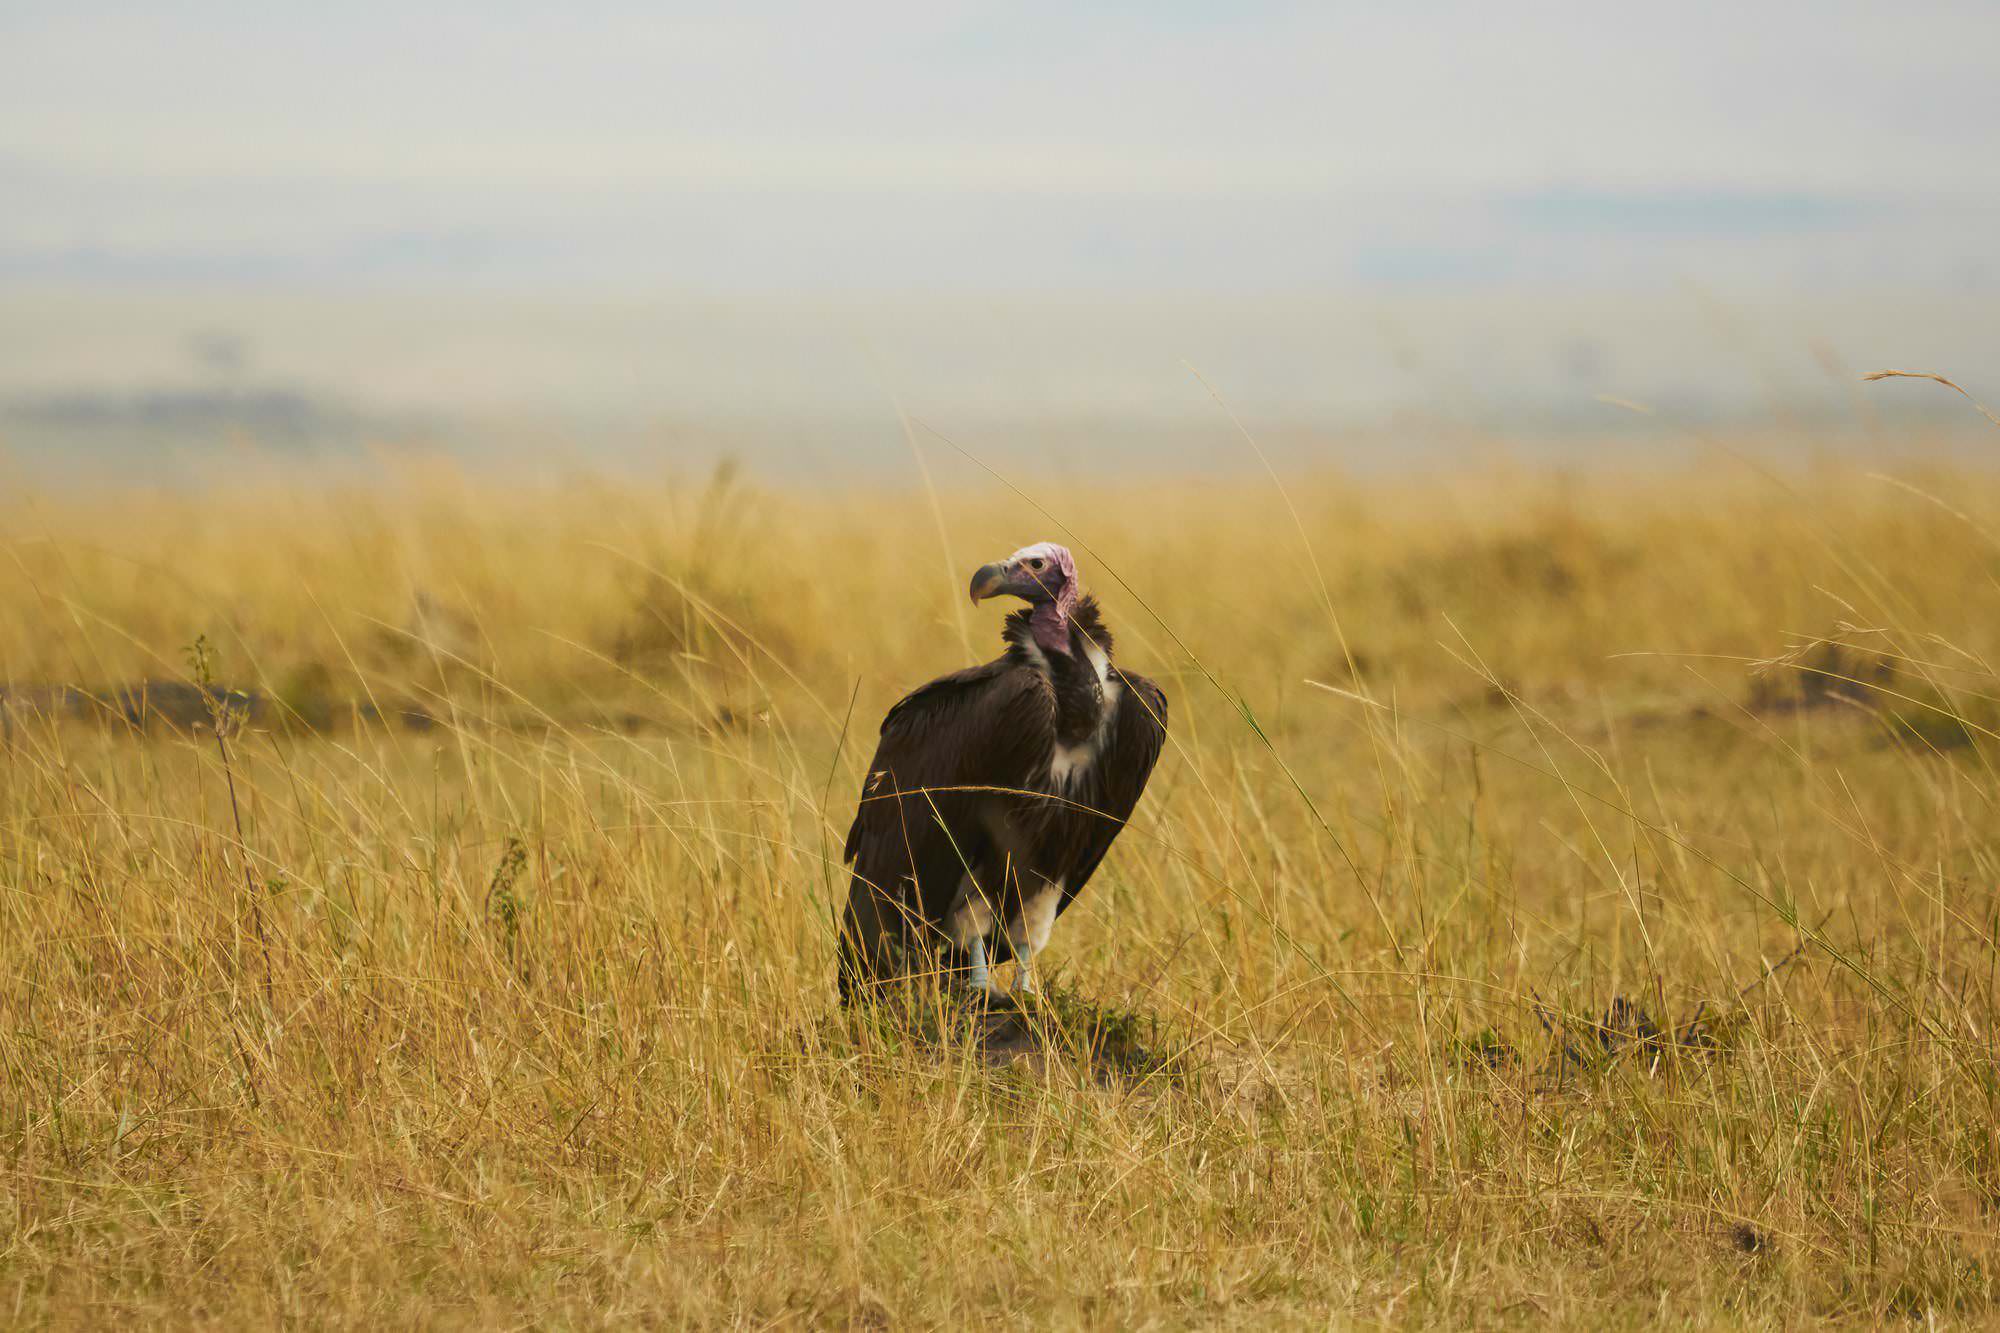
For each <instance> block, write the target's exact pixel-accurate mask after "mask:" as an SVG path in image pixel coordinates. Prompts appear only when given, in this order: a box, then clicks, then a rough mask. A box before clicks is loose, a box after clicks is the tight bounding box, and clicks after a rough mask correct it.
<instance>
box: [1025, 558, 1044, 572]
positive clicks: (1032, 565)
mask: <svg viewBox="0 0 2000 1333" xmlns="http://www.w3.org/2000/svg"><path fill="white" fill-rule="evenodd" d="M1047 563H1048V562H1047V561H1046V560H1040V559H1036V560H1030V561H1029V562H1028V568H1029V569H1032V570H1034V571H1035V572H1036V573H1037V574H1039V573H1041V572H1042V566H1043V565H1045V564H1047Z"/></svg>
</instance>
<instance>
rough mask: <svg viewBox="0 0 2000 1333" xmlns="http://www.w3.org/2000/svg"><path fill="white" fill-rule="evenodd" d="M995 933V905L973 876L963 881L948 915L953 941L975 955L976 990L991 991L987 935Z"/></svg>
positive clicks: (973, 969) (991, 980) (948, 924)
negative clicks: (993, 931) (987, 957)
mask: <svg viewBox="0 0 2000 1333" xmlns="http://www.w3.org/2000/svg"><path fill="white" fill-rule="evenodd" d="M992 930H993V904H992V903H991V902H990V901H989V900H988V899H987V897H986V892H985V890H983V889H981V888H980V887H979V882H978V881H977V880H975V879H973V877H972V876H971V875H969V874H968V875H966V876H965V878H964V879H962V880H960V881H959V885H958V896H957V898H956V899H954V901H953V903H952V908H951V911H950V912H949V913H947V914H946V916H945V932H946V934H948V935H949V936H950V937H951V942H952V943H953V944H955V945H957V946H958V947H959V948H960V949H963V950H964V951H965V952H966V953H968V954H970V955H971V956H972V975H971V977H970V978H969V980H970V982H971V984H972V988H973V989H974V990H991V989H992V987H993V974H992V972H991V971H990V970H989V969H988V968H987V965H986V936H987V935H988V934H989V933H991V931H992Z"/></svg>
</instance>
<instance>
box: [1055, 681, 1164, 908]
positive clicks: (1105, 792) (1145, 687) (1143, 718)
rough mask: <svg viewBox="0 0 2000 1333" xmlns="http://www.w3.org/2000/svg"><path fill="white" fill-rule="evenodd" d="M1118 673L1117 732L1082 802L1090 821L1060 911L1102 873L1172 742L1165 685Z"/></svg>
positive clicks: (1078, 842)
mask: <svg viewBox="0 0 2000 1333" xmlns="http://www.w3.org/2000/svg"><path fill="white" fill-rule="evenodd" d="M1114 674H1115V675H1116V676H1117V677H1118V681H1119V684H1120V685H1121V686H1122V688H1121V689H1120V691H1119V698H1118V712H1117V715H1116V716H1115V717H1114V718H1113V719H1112V726H1111V734H1110V735H1109V736H1108V737H1106V738H1105V748H1104V752H1103V753H1102V754H1101V755H1099V756H1098V759H1097V762H1096V763H1095V764H1094V765H1092V775H1093V777H1094V778H1095V779H1096V780H1095V781H1094V782H1092V783H1091V784H1090V787H1089V790H1088V792H1087V794H1086V799H1084V800H1083V801H1081V802H1080V804H1087V805H1088V806H1089V807H1090V809H1091V813H1090V814H1089V815H1087V816H1085V818H1086V820H1087V821H1088V822H1087V823H1086V824H1085V826H1084V828H1083V830H1082V833H1081V835H1080V836H1079V837H1078V839H1077V840H1076V842H1075V844H1073V850H1072V856H1073V857H1074V859H1073V860H1072V861H1071V863H1070V864H1069V865H1068V866H1067V867H1064V873H1063V875H1062V880H1063V896H1062V902H1061V903H1060V904H1059V905H1058V906H1057V907H1056V912H1057V914H1058V915H1060V914H1061V912H1062V910H1063V908H1066V907H1068V906H1069V905H1070V902H1071V900H1073V899H1074V898H1075V897H1076V895H1077V893H1078V892H1079V891H1080V890H1081V889H1082V888H1083V886H1084V885H1085V884H1087V883H1089V882H1090V877H1091V876H1092V875H1094V874H1096V873H1097V867H1098V865H1099V863H1100V862H1102V861H1103V860H1104V854H1105V853H1106V852H1108V851H1110V850H1111V844H1112V842H1113V840H1115V839H1116V838H1117V837H1118V835H1119V833H1120V832H1122V831H1123V830H1124V828H1125V821H1126V820H1128V819H1130V818H1131V817H1132V811H1133V810H1134V809H1135V808H1136V807H1137V806H1138V804H1139V797H1140V795H1141V793H1143V792H1144V791H1145V790H1146V780H1147V779H1148V778H1150V777H1151V776H1152V775H1153V765H1154V764H1155V763H1156V762H1158V760H1159V758H1160V748H1161V747H1162V746H1163V745H1165V744H1166V740H1167V696H1166V695H1165V694H1163V693H1162V692H1161V691H1160V687H1159V686H1157V685H1155V684H1154V683H1153V682H1152V681H1150V680H1148V679H1146V678H1145V677H1144V676H1141V675H1138V674H1137V673H1135V672H1131V671H1117V672H1114Z"/></svg>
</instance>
